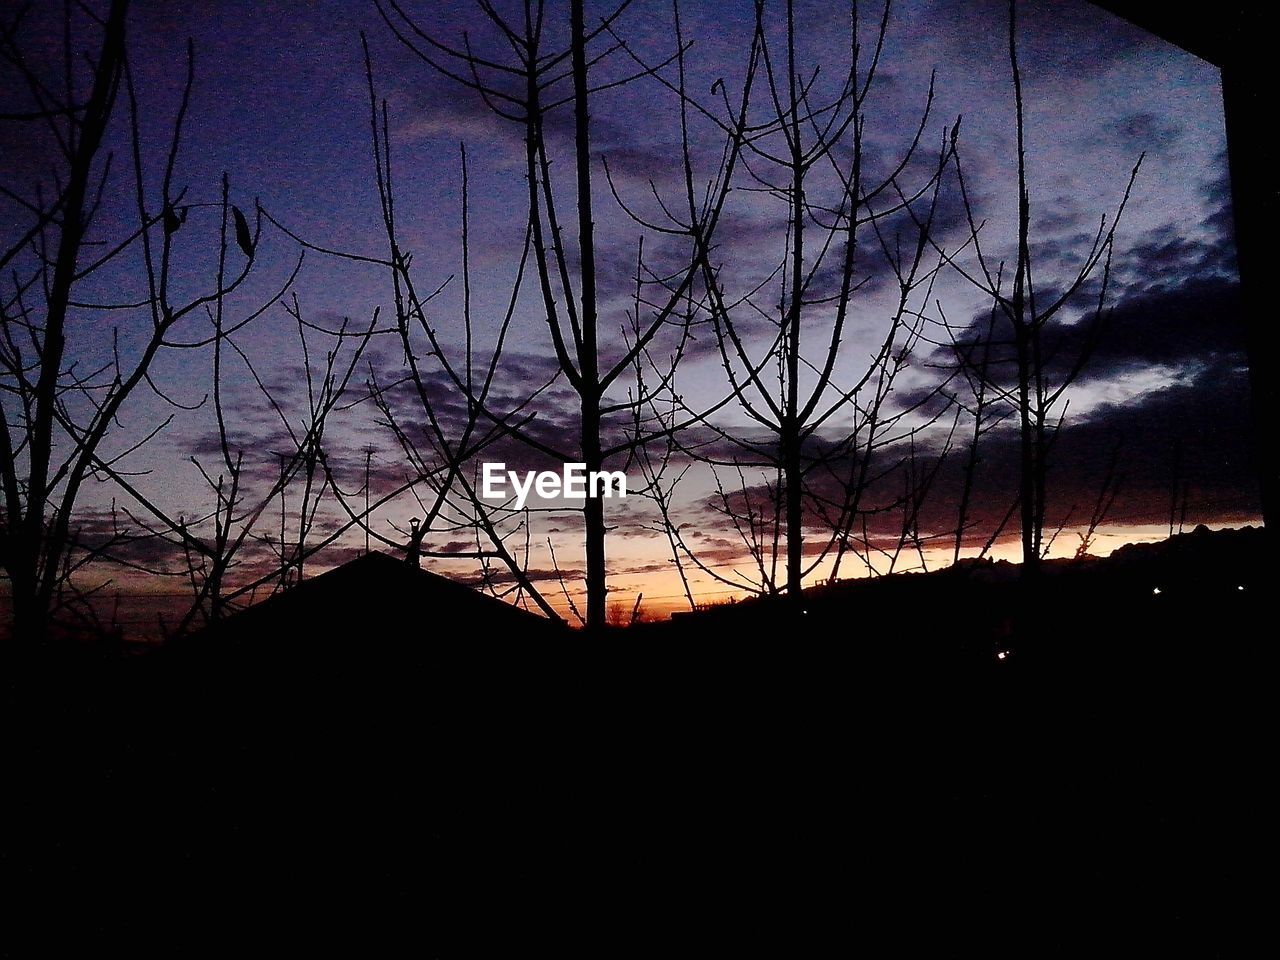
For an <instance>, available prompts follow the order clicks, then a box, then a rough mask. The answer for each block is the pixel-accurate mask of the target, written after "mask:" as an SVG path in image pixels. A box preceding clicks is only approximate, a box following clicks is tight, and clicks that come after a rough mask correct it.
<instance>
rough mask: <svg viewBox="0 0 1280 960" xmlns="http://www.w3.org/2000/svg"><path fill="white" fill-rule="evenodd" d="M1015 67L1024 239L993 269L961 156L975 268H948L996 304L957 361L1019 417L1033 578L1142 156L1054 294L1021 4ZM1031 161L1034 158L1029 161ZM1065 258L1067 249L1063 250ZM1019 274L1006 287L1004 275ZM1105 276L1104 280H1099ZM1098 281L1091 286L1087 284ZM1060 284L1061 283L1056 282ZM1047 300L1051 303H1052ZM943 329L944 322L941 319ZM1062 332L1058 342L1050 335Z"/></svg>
mask: <svg viewBox="0 0 1280 960" xmlns="http://www.w3.org/2000/svg"><path fill="white" fill-rule="evenodd" d="M1008 31H1009V65H1010V70H1011V73H1012V77H1013V99H1014V109H1015V118H1016V127H1015V158H1016V162H1017V181H1016V182H1017V196H1018V206H1017V236H1016V253H1015V255H1014V259H1013V263H1012V269H1011V270H1010V269H1008V265H1007V264H1005V263H1003V262H1001V263H999V264H997V265H995V266H994V267H993V264H992V261H991V259H990V256H989V254H987V253H986V250H985V247H989V246H990V243H989V241H988V240H987V239H986V235H985V234H983V233H982V224H981V223H980V222H979V221H978V218H977V214H976V213H975V210H974V204H973V202H972V198H971V194H970V192H969V189H968V185H967V182H966V179H965V175H964V166H963V163H962V162H961V157H960V155H959V153H957V156H956V170H957V178H958V181H959V185H960V191H961V195H962V198H963V202H964V207H965V211H966V215H967V219H968V226H969V234H970V240H971V243H972V246H973V249H974V253H975V261H976V262H975V263H973V264H961V263H960V262H959V261H958V260H957V259H955V257H954V256H952V255H948V262H950V263H951V264H952V265H953V266H954V267H955V268H956V270H958V271H959V272H960V274H961V275H963V276H964V277H965V278H966V279H967V280H968V281H970V282H971V283H972V284H973V285H974V286H975V287H976V288H977V289H979V290H981V291H982V293H983V294H984V295H985V296H988V297H990V298H991V300H992V302H993V303H994V304H995V307H996V309H997V310H998V316H999V318H1000V320H1001V323H1000V324H999V325H997V326H996V327H995V328H994V329H993V330H991V331H989V332H988V336H987V337H986V338H983V337H981V336H974V335H972V334H957V333H956V331H955V330H954V329H953V328H951V327H950V325H949V324H948V329H951V330H952V334H953V340H954V347H955V350H956V355H957V357H958V358H959V360H960V362H961V364H962V365H963V366H965V367H966V368H967V371H968V373H969V374H970V375H973V376H977V377H979V378H980V379H981V381H982V382H983V383H985V384H986V387H987V389H988V390H990V391H991V395H992V397H993V399H998V400H999V401H1001V402H1003V403H1007V404H1008V405H1009V406H1010V407H1011V408H1012V410H1013V411H1014V413H1015V414H1016V415H1017V418H1018V451H1019V458H1018V490H1019V494H1018V509H1019V512H1020V516H1021V533H1022V570H1023V574H1024V575H1025V576H1026V577H1028V578H1034V577H1035V575H1036V573H1037V571H1038V570H1039V566H1040V561H1041V559H1042V558H1043V556H1044V554H1045V552H1046V550H1047V546H1048V545H1047V544H1046V543H1045V540H1044V526H1045V512H1046V505H1047V492H1046V485H1047V477H1048V473H1049V458H1050V451H1051V449H1052V446H1053V443H1054V439H1055V438H1056V436H1057V433H1058V430H1059V428H1060V427H1061V425H1062V418H1063V416H1064V414H1065V412H1066V406H1067V397H1066V396H1065V394H1066V391H1067V390H1068V388H1069V387H1070V386H1071V385H1072V384H1073V383H1074V382H1075V381H1076V380H1077V378H1078V377H1079V375H1080V373H1081V371H1082V370H1083V369H1084V366H1085V364H1086V363H1087V362H1088V360H1089V357H1090V355H1091V354H1092V351H1093V349H1094V346H1095V345H1096V343H1097V338H1098V336H1099V334H1100V333H1101V330H1102V326H1103V320H1104V318H1105V315H1104V310H1105V306H1106V297H1107V292H1108V284H1109V281H1110V277H1111V258H1112V252H1113V249H1114V242H1115V234H1116V229H1117V227H1118V226H1119V224H1120V219H1121V217H1122V216H1123V214H1124V210H1125V207H1126V206H1127V204H1128V202H1129V196H1130V193H1131V192H1132V190H1133V184H1134V181H1135V180H1136V179H1137V176H1138V170H1139V169H1140V167H1141V165H1142V158H1141V157H1139V159H1138V162H1137V163H1136V164H1135V165H1134V168H1133V172H1132V173H1131V174H1130V176H1129V181H1128V184H1127V185H1126V186H1125V189H1124V193H1123V195H1122V196H1121V198H1120V201H1119V203H1118V205H1117V208H1116V211H1115V214H1114V216H1112V217H1111V218H1110V220H1108V218H1107V216H1106V215H1103V216H1102V217H1101V218H1100V220H1099V225H1098V229H1097V231H1096V232H1095V234H1094V235H1093V239H1092V242H1091V243H1090V245H1089V247H1088V248H1087V249H1085V250H1083V251H1081V255H1080V257H1079V262H1080V267H1079V270H1078V271H1077V272H1076V273H1075V274H1074V276H1070V277H1068V278H1066V280H1065V282H1062V283H1060V284H1059V285H1058V286H1057V287H1056V288H1054V287H1051V286H1049V285H1048V284H1045V283H1040V285H1039V286H1038V285H1037V279H1036V269H1035V268H1036V264H1035V262H1034V258H1033V250H1035V249H1036V246H1037V245H1036V242H1035V237H1034V236H1033V231H1032V222H1031V207H1032V202H1031V194H1030V188H1029V186H1028V162H1029V158H1028V156H1027V152H1028V151H1027V144H1026V130H1025V127H1026V111H1025V107H1024V103H1023V91H1022V71H1021V68H1020V67H1019V64H1018V45H1017V2H1016V0H1011V2H1010V4H1009V19H1008ZM1031 159H1034V158H1031ZM1056 252H1057V253H1058V255H1059V256H1061V254H1062V251H1061V250H1060V249H1058V250H1057V251H1056ZM1010 273H1011V274H1012V282H1011V285H1010V287H1009V288H1008V289H1007V290H1006V289H1005V288H1004V286H1003V278H1004V277H1005V276H1006V275H1008V274H1010ZM1098 274H1100V276H1097V275H1098ZM1091 278H1096V286H1095V288H1094V289H1092V290H1091V289H1090V288H1089V287H1088V285H1087V284H1088V282H1089V281H1090V279H1091ZM1054 279H1055V280H1056V279H1057V278H1054ZM1084 297H1090V298H1091V299H1090V303H1091V309H1089V310H1087V311H1085V312H1084V314H1083V317H1082V318H1081V319H1080V320H1079V321H1078V322H1077V323H1076V324H1075V329H1074V330H1073V331H1072V334H1073V339H1074V340H1076V341H1078V342H1076V343H1074V344H1073V345H1071V350H1070V352H1068V351H1067V349H1066V348H1065V347H1064V345H1063V343H1064V341H1065V340H1067V339H1068V338H1067V337H1064V336H1061V327H1062V324H1061V321H1062V320H1063V318H1064V317H1065V315H1066V314H1067V312H1068V310H1069V308H1071V307H1074V306H1075V305H1076V304H1077V303H1078V302H1079V300H1080V299H1082V298H1084ZM1046 301H1047V302H1046ZM943 321H944V323H945V322H946V318H945V316H944V317H943ZM1055 329H1056V330H1057V332H1058V333H1059V336H1057V337H1053V336H1051V335H1052V334H1053V333H1054V332H1055Z"/></svg>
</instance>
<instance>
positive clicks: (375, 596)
mask: <svg viewBox="0 0 1280 960" xmlns="http://www.w3.org/2000/svg"><path fill="white" fill-rule="evenodd" d="M563 629H564V627H562V626H561V625H560V624H557V623H555V622H553V621H551V620H548V619H547V618H545V617H541V616H538V615H537V614H533V613H530V612H529V611H527V610H522V609H520V608H518V607H515V606H512V605H511V604H509V603H506V602H504V601H502V600H498V599H496V598H494V597H492V596H489V595H487V594H483V593H481V592H479V591H478V590H475V589H473V588H471V587H469V586H466V585H465V584H462V583H458V582H457V581H455V580H450V579H449V578H448V577H442V576H440V575H439V574H435V573H431V572H430V571H428V570H422V569H419V568H417V567H415V566H412V565H411V564H408V563H406V562H404V561H403V560H398V559H396V558H394V557H390V556H388V555H386V554H384V553H378V552H376V551H375V552H371V553H367V554H365V555H363V556H361V557H357V558H356V559H355V560H352V561H350V562H348V563H345V564H343V565H342V566H340V567H336V568H334V569H333V570H329V571H328V572H326V573H322V574H320V575H319V576H317V577H312V578H310V579H308V580H304V581H303V582H302V583H300V584H298V585H297V586H295V587H293V588H292V589H290V590H287V591H285V592H283V593H279V594H276V595H275V596H273V597H271V598H270V599H268V600H264V601H263V602H262V603H259V604H256V605H254V606H252V607H250V608H249V609H247V610H244V611H242V612H240V613H237V614H235V615H234V616H231V617H228V618H227V619H226V620H224V621H223V622H221V623H219V624H217V625H216V626H215V627H213V628H210V629H209V630H206V631H203V632H202V633H201V634H200V635H199V637H198V638H193V640H192V641H191V646H193V647H195V646H205V645H206V644H214V643H216V644H217V645H218V646H219V647H224V648H225V647H227V646H231V647H236V648H240V649H241V650H245V649H246V647H247V646H248V645H250V644H252V645H253V646H254V647H255V648H256V649H257V651H258V652H263V653H266V652H269V651H271V650H279V651H280V652H286V651H287V652H301V651H300V648H303V647H305V648H309V649H314V650H316V652H319V648H321V647H326V648H333V647H338V648H343V647H347V646H349V645H359V646H360V647H361V648H365V649H368V648H369V647H371V646H378V645H388V644H390V645H395V646H399V645H400V644H399V643H398V641H409V642H412V643H420V642H426V641H428V640H438V639H440V638H441V637H442V636H444V637H452V638H455V639H465V638H466V637H467V636H468V635H469V634H470V635H476V634H482V635H489V636H493V635H503V636H504V637H507V638H509V639H519V637H520V636H521V635H529V636H534V635H536V636H546V635H548V634H551V633H558V632H560V631H561V630H563ZM246 652H247V651H246Z"/></svg>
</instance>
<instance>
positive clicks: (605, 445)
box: [378, 0, 756, 629]
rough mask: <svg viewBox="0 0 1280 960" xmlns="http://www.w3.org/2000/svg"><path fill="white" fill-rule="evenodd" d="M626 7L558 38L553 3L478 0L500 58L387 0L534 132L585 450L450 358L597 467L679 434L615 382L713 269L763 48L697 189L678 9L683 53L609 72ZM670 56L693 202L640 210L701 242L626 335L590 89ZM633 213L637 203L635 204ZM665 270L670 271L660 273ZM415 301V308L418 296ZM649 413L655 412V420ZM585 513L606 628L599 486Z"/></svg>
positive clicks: (383, 0) (538, 273)
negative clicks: (605, 258) (603, 250)
mask: <svg viewBox="0 0 1280 960" xmlns="http://www.w3.org/2000/svg"><path fill="white" fill-rule="evenodd" d="M626 6H627V3H626V2H624V3H622V4H621V6H619V7H618V8H617V9H615V10H613V11H612V12H611V13H609V14H608V15H607V16H605V17H604V18H602V19H601V21H600V22H599V23H598V24H595V25H591V26H589V25H588V24H587V22H586V15H585V12H584V6H583V2H582V0H571V2H570V3H569V30H568V40H567V43H565V44H563V45H561V46H555V45H554V44H553V42H552V40H551V39H550V38H549V35H550V32H551V31H550V30H549V29H548V27H547V23H546V17H545V10H544V7H543V4H541V3H534V2H532V0H529V2H526V3H525V4H524V16H523V22H522V23H520V22H510V21H508V20H507V19H505V18H503V17H502V16H501V15H500V14H499V13H498V12H497V11H496V10H495V9H494V8H493V7H492V6H491V5H490V4H489V3H488V2H486V0H480V2H479V3H478V7H479V9H480V10H481V12H482V13H483V15H484V16H485V17H486V18H487V19H488V20H489V21H490V22H491V23H492V24H493V25H494V26H495V27H496V28H497V31H498V33H499V34H500V36H501V37H502V39H503V41H504V42H505V44H506V46H507V48H508V52H509V54H510V56H508V57H507V59H506V60H503V61H499V60H494V59H491V58H489V57H486V56H481V55H480V54H478V53H476V52H474V50H473V49H472V47H471V45H470V41H469V40H467V39H465V38H464V42H463V44H462V45H461V46H458V45H452V44H450V43H447V42H445V41H443V40H441V39H440V38H438V37H435V36H433V35H431V34H430V33H429V32H428V31H426V30H424V29H423V28H421V27H420V26H419V25H418V24H417V23H415V21H414V20H413V19H412V18H411V17H410V16H409V15H408V14H407V13H406V12H405V11H404V10H403V8H402V7H401V6H400V5H399V4H398V3H396V2H395V0H379V2H378V8H379V10H380V11H381V13H382V15H383V18H384V20H385V21H386V22H387V24H388V25H389V26H390V27H391V29H392V30H393V31H394V32H395V34H396V36H397V37H398V38H399V39H400V40H401V41H402V42H403V43H404V44H405V45H406V46H408V47H409V48H410V49H411V50H412V51H413V52H414V53H415V54H417V55H418V56H419V57H420V58H421V59H422V60H423V61H424V62H425V63H427V64H429V65H430V66H431V67H432V68H433V69H435V70H438V71H439V72H441V73H442V74H444V75H446V76H448V77H450V78H452V79H453V80H455V81H457V82H458V83H460V84H462V85H463V86H464V87H467V88H469V89H471V90H473V91H474V92H475V93H476V94H477V95H478V96H480V97H481V98H482V99H483V101H484V103H485V104H486V105H487V106H488V108H489V109H490V110H492V111H493V113H494V114H495V115H496V116H498V117H500V118H502V119H504V120H506V121H508V122H511V123H513V124H516V125H518V128H519V129H520V130H521V131H522V133H523V135H524V143H525V157H524V159H525V176H526V179H527V183H528V194H527V201H528V225H529V234H528V240H527V244H526V251H525V256H527V255H528V254H529V253H530V252H531V254H532V273H533V281H534V282H536V284H537V287H538V291H539V294H540V298H541V312H542V313H543V315H544V317H545V322H546V327H547V330H548V333H549V335H550V340H551V346H552V349H553V350H554V353H555V357H556V360H557V362H558V366H559V374H558V376H562V377H563V378H564V379H565V381H567V383H568V384H569V386H570V387H571V389H572V391H573V393H574V395H575V396H576V398H577V404H576V410H575V411H574V412H575V414H576V419H577V421H578V422H577V441H578V442H577V447H576V449H574V448H572V447H570V446H568V445H564V444H561V443H560V442H552V441H550V440H549V439H548V438H547V437H546V436H545V434H544V435H541V436H540V435H535V432H534V431H532V430H531V429H529V424H530V422H531V420H530V419H528V418H525V419H524V420H523V421H519V420H513V419H512V415H511V414H512V412H511V411H495V410H493V409H491V404H490V403H489V402H488V401H486V399H485V398H484V397H483V396H481V395H480V391H479V390H478V385H477V384H476V383H475V382H473V381H472V380H470V379H469V377H468V376H464V375H463V374H462V373H461V372H460V371H459V370H456V369H453V367H452V366H449V371H450V373H449V375H450V379H451V380H452V382H453V383H454V384H455V386H456V388H457V389H458V390H459V392H460V393H461V394H462V395H463V396H465V397H467V398H468V402H469V403H472V404H474V405H475V406H476V408H477V409H478V410H480V411H481V413H482V414H483V415H484V416H485V417H486V418H487V420H488V421H489V422H491V423H493V424H495V425H498V426H500V427H501V428H502V430H503V431H504V432H505V433H506V434H508V435H509V436H511V437H513V438H516V439H518V440H520V441H521V442H522V443H524V444H525V445H526V446H527V447H528V448H530V449H531V450H533V451H536V452H537V453H539V454H542V455H544V456H547V457H550V458H552V459H553V460H556V461H560V462H580V463H582V464H584V466H585V469H586V470H587V472H588V473H589V474H590V473H595V472H599V471H602V470H603V469H604V468H605V465H606V463H608V462H609V461H611V460H614V459H616V458H627V459H628V461H629V460H630V458H631V456H632V455H633V454H634V451H635V450H636V449H637V448H638V447H639V446H641V445H643V444H645V443H647V442H651V441H653V440H655V439H658V438H660V437H662V436H667V435H669V434H670V432H671V425H662V426H660V427H659V426H654V427H652V428H646V429H643V430H642V434H641V435H639V436H637V435H636V434H635V433H634V432H627V430H626V428H627V427H628V425H631V426H634V424H635V418H634V413H635V411H636V410H637V409H644V408H645V406H646V403H647V397H644V396H638V395H636V393H635V392H634V391H635V384H631V391H632V392H631V393H630V395H629V396H628V397H627V398H626V399H625V400H623V399H618V400H612V399H610V391H611V390H613V391H616V390H619V389H621V388H622V387H623V386H624V385H625V383H626V380H625V378H626V377H627V375H628V373H629V371H631V370H632V369H633V368H634V363H635V361H636V358H637V357H638V356H639V355H641V354H642V353H644V352H645V351H646V350H651V349H652V348H653V345H654V343H655V340H656V339H657V338H658V337H659V335H660V334H662V333H663V332H664V331H666V330H668V329H669V328H671V327H678V326H680V323H679V322H678V321H679V319H680V317H681V307H682V303H683V302H684V301H686V300H687V299H688V298H689V297H690V296H691V295H693V291H694V289H695V286H696V284H697V282H698V280H699V278H700V276H701V275H702V273H703V270H702V266H701V262H700V261H701V259H702V257H703V256H705V251H706V250H707V249H708V248H709V245H710V243H711V238H712V236H713V234H714V231H715V227H716V224H717V222H718V220H719V216H720V212H721V209H722V207H723V205H724V202H725V198H726V196H727V194H728V190H729V183H730V182H731V180H732V173H733V167H734V164H735V163H736V160H737V156H738V152H739V149H740V146H741V141H742V135H743V134H742V131H743V128H744V126H745V111H746V104H747V102H748V99H749V96H750V93H749V90H750V83H751V78H752V77H753V76H754V63H755V56H756V49H755V48H754V46H753V49H752V53H751V56H750V58H749V59H750V66H749V69H748V71H747V80H746V83H745V84H744V90H743V94H742V100H741V104H740V106H739V108H738V110H737V111H736V114H734V115H731V117H730V119H729V120H728V121H727V123H725V122H721V123H720V126H722V128H723V129H724V133H725V147H724V150H723V151H722V152H721V156H720V159H719V162H718V164H717V169H716V170H715V172H714V173H713V174H712V175H711V176H709V177H708V178H707V189H706V190H705V192H701V193H700V192H698V190H697V188H696V187H695V174H694V170H693V161H692V159H691V150H690V144H689V134H688V128H687V113H686V112H685V110H684V108H683V105H684V104H685V103H686V98H685V97H684V95H683V89H684V61H683V57H684V53H685V50H686V45H685V43H684V41H683V38H682V37H680V35H679V12H678V8H677V10H676V33H677V42H676V51H675V53H674V54H672V56H671V57H669V58H668V59H667V60H666V61H664V62H663V63H661V64H657V65H655V66H648V65H640V66H638V67H637V69H636V70H635V71H634V72H631V73H628V74H626V75H622V76H616V75H610V76H606V77H604V78H602V79H597V78H598V77H599V71H600V69H601V66H602V64H604V63H605V62H606V61H607V60H608V59H609V58H610V57H611V56H612V55H613V54H614V53H616V52H617V51H618V50H622V49H626V47H625V43H624V42H622V41H621V40H620V39H619V38H618V37H617V35H616V34H615V33H614V25H615V21H617V19H618V17H619V16H620V15H621V13H622V12H623V10H624V9H625V8H626ZM606 41H611V43H610V45H607V46H606V45H605V43H606ZM671 64H675V65H676V67H677V70H678V75H679V78H678V80H676V81H664V82H667V83H669V84H670V85H671V86H672V87H673V88H674V89H676V90H677V91H678V92H679V93H680V95H681V99H680V103H681V104H682V109H681V113H680V119H681V121H682V125H681V142H682V151H681V153H682V164H683V169H684V173H685V192H686V196H685V198H684V201H685V202H684V204H683V208H684V210H685V211H687V212H685V213H683V214H675V213H672V207H670V206H667V205H665V204H664V205H663V210H664V213H665V215H666V219H667V221H668V222H666V223H663V224H657V223H652V222H650V221H646V220H645V219H644V218H643V217H639V216H636V217H635V219H636V220H637V221H638V222H641V223H646V224H647V225H648V228H649V229H652V230H654V231H655V232H658V233H661V234H662V235H664V236H666V237H668V238H671V237H679V238H683V240H684V241H685V242H686V244H687V249H688V251H689V254H688V256H687V258H686V261H685V263H683V264H681V265H677V267H676V268H675V269H674V270H670V269H668V270H659V269H658V268H655V267H647V268H646V270H645V272H646V273H647V274H649V275H650V279H651V281H653V286H652V287H651V288H652V289H656V290H660V291H661V296H659V297H657V298H655V300H654V301H653V302H652V303H647V304H646V306H647V315H646V316H645V318H644V320H643V322H642V323H640V324H639V326H638V327H637V328H634V330H633V335H632V336H631V337H630V338H629V339H627V340H626V341H625V342H624V343H622V344H621V345H619V343H618V341H617V340H615V339H614V338H613V337H612V336H610V331H611V329H612V327H613V325H612V324H610V323H609V322H608V320H607V318H605V317H602V316H601V306H600V305H601V303H602V301H604V299H605V296H604V294H603V293H602V291H601V290H600V282H601V281H600V277H599V271H598V259H599V250H600V241H599V240H598V238H597V235H596V226H597V224H596V220H595V215H594V213H593V209H594V202H595V197H594V190H593V179H594V166H593V158H592V140H591V98H593V97H595V96H596V95H598V94H599V93H600V92H601V91H603V90H605V89H608V88H613V87H618V86H621V85H623V84H625V83H628V82H631V81H634V80H637V79H640V78H642V77H653V76H655V75H656V74H657V72H658V71H659V70H661V69H662V68H664V67H666V66H669V65H671ZM564 110H572V114H573V121H572V126H571V133H569V134H568V136H569V139H570V140H571V148H572V149H571V154H570V156H569V169H568V171H567V173H566V174H565V175H564V177H563V178H562V177H561V176H559V175H557V174H554V173H553V170H554V169H555V168H554V167H553V163H552V150H551V147H550V145H549V144H548V134H549V125H548V118H549V117H553V116H554V115H555V114H556V113H557V112H560V111H564ZM731 114H733V111H731ZM565 180H567V181H568V189H567V192H568V193H569V194H570V195H571V197H572V207H573V208H574V210H575V212H576V224H575V228H576V229H575V232H574V235H573V236H572V239H571V238H570V235H569V234H568V231H567V230H566V229H565V224H564V223H563V222H562V219H561V212H560V211H561V204H562V203H563V202H564V201H563V195H564V193H565V192H566V190H565V182H564V181H565ZM611 186H612V182H611ZM616 195H617V192H616V190H615V196H616ZM619 200H620V201H621V197H619ZM675 209H680V208H679V207H676V208H675ZM629 212H632V213H633V215H634V212H633V211H629ZM393 259H395V256H394V255H393ZM522 262H523V256H522ZM659 277H660V278H661V283H657V280H658V278H659ZM411 309H416V308H412V306H411ZM617 326H618V328H619V329H620V330H621V331H623V332H624V335H625V331H626V330H627V325H626V323H625V322H621V318H620V322H619V323H618V325H617ZM670 380H671V372H670V370H668V371H667V372H665V374H663V375H662V376H660V378H659V383H658V384H657V385H655V387H654V389H656V390H663V389H666V388H667V387H668V386H669V383H670ZM522 409H523V407H522ZM645 422H646V424H647V420H646V421H645ZM582 514H583V528H584V554H585V570H586V573H585V581H586V595H587V596H586V612H585V616H584V617H583V620H584V621H585V624H586V626H587V627H588V628H590V629H597V628H601V627H603V626H604V625H605V623H606V620H607V610H606V593H607V591H608V585H607V566H606V557H605V543H606V535H607V527H606V524H605V506H604V502H603V498H602V496H601V495H600V492H599V491H598V489H591V490H589V491H588V496H587V498H586V500H585V502H584V505H583V508H582ZM566 596H567V594H566Z"/></svg>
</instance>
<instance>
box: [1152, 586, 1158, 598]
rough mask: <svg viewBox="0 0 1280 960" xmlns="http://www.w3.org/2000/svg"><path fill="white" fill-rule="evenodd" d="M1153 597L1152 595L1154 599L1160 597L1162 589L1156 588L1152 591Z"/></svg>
mask: <svg viewBox="0 0 1280 960" xmlns="http://www.w3.org/2000/svg"><path fill="white" fill-rule="evenodd" d="M1151 595H1152V596H1153V597H1156V596H1159V595H1160V588H1159V587H1156V588H1155V589H1154V590H1152V591H1151Z"/></svg>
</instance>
